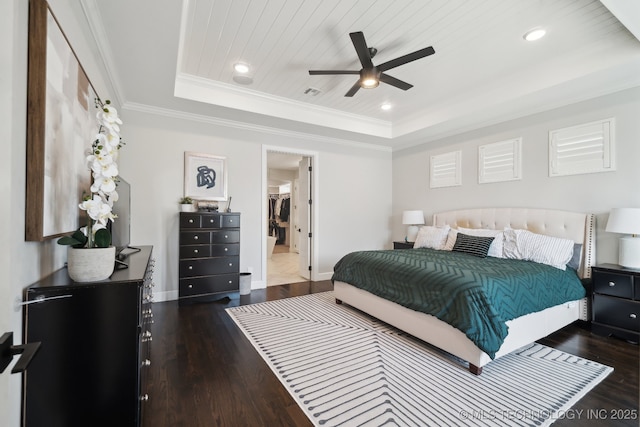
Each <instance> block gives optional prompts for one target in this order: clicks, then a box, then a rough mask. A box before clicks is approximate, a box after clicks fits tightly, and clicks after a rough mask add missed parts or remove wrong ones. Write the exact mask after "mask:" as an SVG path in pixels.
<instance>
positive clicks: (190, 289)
mask: <svg viewBox="0 0 640 427" xmlns="http://www.w3.org/2000/svg"><path fill="white" fill-rule="evenodd" d="M239 287H240V276H239V275H238V274H221V275H218V276H210V277H198V278H193V279H180V295H182V296H195V295H204V294H211V293H219V292H234V291H237V290H238V289H239Z"/></svg>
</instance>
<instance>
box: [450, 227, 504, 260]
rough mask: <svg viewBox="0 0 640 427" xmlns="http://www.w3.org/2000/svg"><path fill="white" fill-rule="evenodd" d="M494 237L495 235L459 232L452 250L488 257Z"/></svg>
mask: <svg viewBox="0 0 640 427" xmlns="http://www.w3.org/2000/svg"><path fill="white" fill-rule="evenodd" d="M493 239H495V237H482V236H469V235H468V234H464V233H458V236H457V237H456V243H455V244H454V245H453V249H452V250H453V251H455V252H462V253H465V254H469V255H473V256H477V257H479V258H486V257H487V253H489V246H491V242H493Z"/></svg>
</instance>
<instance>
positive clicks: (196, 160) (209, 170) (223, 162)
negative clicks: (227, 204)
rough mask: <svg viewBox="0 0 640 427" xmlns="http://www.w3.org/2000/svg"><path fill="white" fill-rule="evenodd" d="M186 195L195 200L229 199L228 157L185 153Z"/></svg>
mask: <svg viewBox="0 0 640 427" xmlns="http://www.w3.org/2000/svg"><path fill="white" fill-rule="evenodd" d="M184 197H191V198H192V199H195V200H211V201H226V200H227V158H226V157H220V156H212V155H210V154H202V153H194V152H191V151H186V152H185V153H184Z"/></svg>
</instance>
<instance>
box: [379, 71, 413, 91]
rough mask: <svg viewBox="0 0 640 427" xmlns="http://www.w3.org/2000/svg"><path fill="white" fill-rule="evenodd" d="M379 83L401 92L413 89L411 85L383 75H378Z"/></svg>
mask: <svg viewBox="0 0 640 427" xmlns="http://www.w3.org/2000/svg"><path fill="white" fill-rule="evenodd" d="M380 81H381V82H384V83H386V84H389V85H391V86H395V87H397V88H398V89H402V90H409V89H411V88H412V87H413V85H412V84H409V83H407V82H403V81H402V80H398V79H396V78H395V77H391V76H390V75H388V74H385V73H382V74H380Z"/></svg>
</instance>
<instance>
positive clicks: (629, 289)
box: [592, 271, 633, 298]
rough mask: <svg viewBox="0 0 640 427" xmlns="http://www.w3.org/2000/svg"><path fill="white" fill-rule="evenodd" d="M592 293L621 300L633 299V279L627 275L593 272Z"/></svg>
mask: <svg viewBox="0 0 640 427" xmlns="http://www.w3.org/2000/svg"><path fill="white" fill-rule="evenodd" d="M592 277H593V291H594V292H597V293H600V294H605V295H612V296H616V297H621V298H633V277H632V276H630V275H628V274H617V273H609V272H605V271H594V272H593V275H592Z"/></svg>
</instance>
